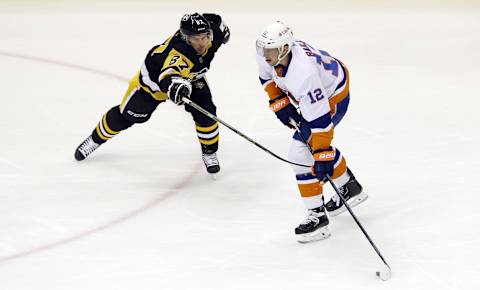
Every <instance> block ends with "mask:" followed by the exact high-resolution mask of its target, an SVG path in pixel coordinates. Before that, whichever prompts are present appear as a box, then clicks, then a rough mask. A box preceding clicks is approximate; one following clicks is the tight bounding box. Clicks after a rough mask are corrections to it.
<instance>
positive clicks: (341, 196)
mask: <svg viewBox="0 0 480 290" xmlns="http://www.w3.org/2000/svg"><path fill="white" fill-rule="evenodd" d="M290 124H292V126H294V127H295V130H297V132H298V134H299V135H300V138H302V140H303V142H304V143H305V144H306V145H307V146H308V149H309V150H310V153H312V156H313V151H312V147H310V144H308V142H307V140H306V138H305V137H304V136H303V134H302V132H301V131H300V128H299V127H298V124H297V123H296V122H295V121H294V120H292V119H290ZM327 179H328V182H330V184H331V185H332V187H333V189H334V190H335V192H336V193H337V195H338V197H340V199H341V201H342V203H343V204H344V205H345V208H346V209H347V210H348V212H349V213H350V215H351V216H352V218H353V220H354V221H355V223H356V224H357V226H358V227H359V228H360V230H361V231H362V233H363V235H364V236H365V237H366V238H367V240H368V242H369V243H370V245H371V246H372V247H373V249H374V250H375V252H376V253H377V255H378V257H380V259H381V260H382V262H383V264H385V266H387V268H388V269H389V270H390V271H391V268H390V265H388V263H387V261H386V260H385V258H384V257H383V255H382V253H380V250H379V249H378V248H377V246H376V245H375V243H374V242H373V240H372V239H371V238H370V236H369V235H368V233H367V231H366V230H365V228H364V227H363V226H362V224H361V223H360V221H359V220H358V218H357V216H356V215H355V213H354V212H353V210H352V208H351V207H350V205H348V203H347V200H346V199H345V197H343V195H342V194H341V193H340V190H339V189H338V187H337V186H336V185H335V183H334V182H333V180H332V178H331V177H330V176H329V175H328V174H327Z"/></svg>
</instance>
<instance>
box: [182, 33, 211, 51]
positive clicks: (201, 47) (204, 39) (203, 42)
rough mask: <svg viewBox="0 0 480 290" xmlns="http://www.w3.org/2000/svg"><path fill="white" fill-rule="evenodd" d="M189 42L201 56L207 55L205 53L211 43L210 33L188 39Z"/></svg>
mask: <svg viewBox="0 0 480 290" xmlns="http://www.w3.org/2000/svg"><path fill="white" fill-rule="evenodd" d="M188 41H189V42H190V45H191V46H192V47H193V49H195V51H196V52H197V54H199V55H202V54H204V53H205V51H207V48H208V46H209V45H210V42H211V40H210V35H209V34H208V33H201V34H196V35H191V36H189V37H188Z"/></svg>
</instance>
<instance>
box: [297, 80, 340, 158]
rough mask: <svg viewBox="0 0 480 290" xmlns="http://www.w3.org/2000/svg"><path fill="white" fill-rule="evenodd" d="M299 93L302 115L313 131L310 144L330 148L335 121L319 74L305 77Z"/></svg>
mask: <svg viewBox="0 0 480 290" xmlns="http://www.w3.org/2000/svg"><path fill="white" fill-rule="evenodd" d="M297 94H298V95H299V96H300V98H299V103H298V105H299V108H300V111H301V113H302V117H303V119H304V120H305V121H306V122H307V125H308V127H309V128H310V131H311V135H310V141H309V143H310V146H311V147H312V149H313V150H318V149H325V148H328V147H329V146H330V144H331V143H332V139H333V123H332V118H331V115H330V105H329V102H328V97H326V96H325V94H324V89H323V86H322V82H321V80H320V78H319V77H318V75H317V74H314V73H312V74H311V75H310V76H308V77H307V78H305V79H304V80H303V81H302V83H301V84H300V86H299V89H298V91H297Z"/></svg>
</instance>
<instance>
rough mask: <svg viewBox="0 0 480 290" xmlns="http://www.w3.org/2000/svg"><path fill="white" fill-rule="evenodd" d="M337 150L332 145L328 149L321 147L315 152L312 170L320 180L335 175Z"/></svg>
mask: <svg viewBox="0 0 480 290" xmlns="http://www.w3.org/2000/svg"><path fill="white" fill-rule="evenodd" d="M335 154H336V150H335V149H333V148H332V147H331V146H330V147H328V148H326V149H319V150H315V151H314V152H313V159H315V163H314V164H313V166H312V172H313V173H314V175H315V176H316V177H317V178H318V180H320V181H325V179H327V175H328V176H332V175H333V169H334V165H335Z"/></svg>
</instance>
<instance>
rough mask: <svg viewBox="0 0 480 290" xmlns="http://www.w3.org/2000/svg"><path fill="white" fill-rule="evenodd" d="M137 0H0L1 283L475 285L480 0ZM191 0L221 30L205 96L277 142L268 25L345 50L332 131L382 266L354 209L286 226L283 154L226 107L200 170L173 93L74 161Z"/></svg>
mask: <svg viewBox="0 0 480 290" xmlns="http://www.w3.org/2000/svg"><path fill="white" fill-rule="evenodd" d="M132 3H133V1H132V2H131V3H129V2H128V1H121V2H100V3H98V2H95V1H87V2H83V4H79V3H74V2H73V1H71V2H68V1H56V2H55V1H50V2H33V1H31V2H28V1H26V2H11V3H9V2H5V1H2V3H1V4H0V67H1V70H0V84H1V86H0V87H1V94H0V99H1V114H0V129H1V137H0V289H2V290H24V289H35V290H60V289H61V290H65V289H69V290H77V289H78V290H80V289H81V290H86V289H88V290H90V289H91V290H97V289H98V290H104V289H115V290H140V289H142V290H153V289H156V290H158V289H162V290H163V289H212V290H213V289H328V290H336V289H342V290H343V289H345V290H347V289H349V290H350V289H355V290H363V289H365V290H367V289H368V290H371V289H399V290H400V289H401V290H407V289H422V290H426V289H435V290H446V289H451V290H457V289H458V290H460V289H461V290H467V289H471V290H473V289H480V277H479V272H480V232H479V229H480V212H479V211H478V204H477V202H480V190H479V188H480V181H479V178H478V173H479V170H478V168H479V167H480V153H479V149H478V148H479V146H480V136H479V126H480V116H479V113H478V110H479V105H480V101H479V98H480V96H479V91H480V83H479V82H478V79H479V76H480V57H479V51H480V37H479V36H480V9H479V8H478V5H477V4H475V3H474V2H461V3H459V2H455V1H451V2H449V1H440V2H438V3H437V2H435V1H430V2H425V3H424V2H420V4H418V3H417V6H413V4H412V5H410V4H405V3H403V4H402V3H400V2H399V3H396V2H395V3H396V4H392V5H393V6H391V7H390V6H379V5H378V4H376V2H375V1H361V2H355V1H347V2H345V3H344V2H342V4H337V6H324V5H322V3H321V2H318V1H295V2H290V3H289V4H285V3H283V4H282V3H281V2H273V1H269V2H266V3H265V2H264V3H262V4H258V5H260V6H259V7H257V6H256V5H257V4H256V3H255V2H254V1H250V0H247V1H245V2H242V5H239V4H235V5H234V4H232V5H230V4H228V3H225V2H221V1H206V2H202V4H199V3H198V2H195V1H187V2H182V3H181V5H180V4H179V3H173V2H168V3H164V4H162V3H161V1H158V2H157V3H154V2H148V1H144V2H140V3H139V4H137V5H134V4H132ZM137 3H138V2H137ZM392 3H393V2H392ZM411 3H416V2H411ZM455 3H457V4H455ZM395 5H397V6H395ZM194 11H200V12H209V11H212V12H217V13H221V14H222V16H223V17H224V19H225V21H226V23H227V24H228V25H229V26H230V28H231V31H232V38H231V41H230V42H229V43H228V45H226V46H225V47H222V48H221V49H220V50H219V52H218V53H217V56H216V58H215V60H214V61H213V63H212V67H211V70H210V72H209V73H208V79H209V82H210V85H211V89H212V92H213V94H214V99H215V102H216V104H217V107H218V115H219V116H220V117H221V118H222V119H224V120H225V121H227V122H229V123H230V124H231V125H233V126H234V127H236V128H237V129H239V130H241V131H242V132H244V133H245V134H247V135H249V136H250V137H252V138H254V139H255V140H257V141H258V142H259V143H261V144H263V145H264V146H266V147H268V148H270V149H271V150H273V151H274V152H276V153H278V154H279V155H282V156H286V154H287V150H288V147H289V144H290V136H291V134H292V132H291V131H290V130H288V129H287V128H285V127H283V126H282V125H281V124H280V123H279V122H278V121H277V120H276V118H275V116H274V115H273V114H272V112H271V111H270V110H269V109H268V106H267V98H266V96H265V94H264V92H263V90H262V88H261V86H260V84H259V82H258V78H257V67H256V62H255V39H256V37H257V35H258V34H259V33H260V31H261V29H262V28H263V27H264V26H265V25H266V24H268V23H270V22H272V21H274V20H277V19H280V20H283V21H284V22H286V23H288V25H290V26H291V27H292V29H293V31H294V33H295V36H296V37H297V38H298V39H301V40H305V41H307V42H309V43H311V44H312V45H314V46H316V47H318V48H321V49H323V50H327V51H328V52H330V53H331V54H333V55H334V56H336V57H337V58H339V59H341V60H342V61H343V62H344V63H345V64H346V65H347V66H348V68H349V70H350V74H351V98H352V99H351V103H350V108H349V112H348V113H347V116H346V117H345V119H344V120H343V121H342V123H341V124H340V125H339V127H338V128H337V130H336V133H335V134H336V136H335V139H334V144H335V145H336V146H338V147H339V148H340V149H341V150H342V152H343V153H344V154H345V156H346V158H347V161H348V162H349V166H350V167H351V168H352V169H353V170H354V172H355V173H356V175H357V178H358V179H359V181H360V182H361V183H362V184H363V185H364V188H365V191H366V192H367V193H368V194H369V196H370V198H369V200H368V201H367V202H366V203H364V204H362V205H361V206H359V207H357V208H355V212H356V214H357V216H358V218H359V219H360V221H361V222H362V223H363V225H364V226H365V228H366V230H367V231H368V232H369V234H370V235H371V237H372V238H373V240H374V241H375V242H376V244H377V246H378V247H379V248H380V250H381V251H382V253H383V254H384V255H385V257H386V259H387V261H388V262H389V263H390V264H391V266H392V268H393V277H392V279H391V280H389V281H387V282H381V281H379V280H378V279H376V277H375V275H374V273H375V271H377V270H379V269H381V265H382V264H381V261H380V260H379V259H378V257H377V256H376V254H375V252H374V251H373V249H372V248H371V247H370V245H369V244H368V242H367V241H366V239H365V238H364V237H363V235H362V233H361V232H360V231H359V229H358V228H357V226H356V225H355V224H354V222H353V220H352V219H351V217H350V216H349V215H348V214H343V215H341V216H338V217H335V218H332V220H331V226H330V230H331V232H332V237H331V238H330V239H328V240H325V241H320V242H315V243H311V244H306V245H303V244H299V243H297V242H296V240H295V237H294V234H293V229H294V227H295V226H297V225H298V223H299V222H301V221H302V220H303V218H304V215H305V210H304V208H303V204H302V202H301V200H300V199H299V196H298V195H299V194H298V192H297V186H296V182H295V178H294V176H293V174H292V172H291V169H290V167H289V165H288V164H284V163H282V162H280V161H278V160H277V159H274V158H272V157H271V156H269V155H266V154H265V153H264V152H263V151H261V150H259V149H258V148H256V147H254V146H253V145H251V144H250V143H248V142H246V141H245V140H243V139H241V138H240V137H239V136H237V135H235V134H233V133H232V132H230V131H229V130H228V129H227V128H225V127H222V128H221V144H220V146H221V148H220V151H219V158H220V162H221V165H222V171H221V174H220V175H219V176H218V180H217V181H212V180H211V179H210V178H209V176H207V174H206V172H205V170H204V168H203V164H202V161H201V158H200V149H199V145H198V142H197V140H196V135H195V131H194V127H193V122H192V121H191V118H190V116H189V115H188V114H187V113H186V112H184V111H183V110H182V109H181V108H178V107H176V106H174V105H172V104H170V103H164V104H161V105H160V106H159V107H158V109H157V110H156V112H155V114H154V116H153V117H152V118H151V120H150V121H149V122H148V123H145V124H142V125H136V126H134V127H132V128H130V129H129V130H127V131H125V132H122V133H121V134H120V136H117V137H115V138H114V139H112V140H111V141H109V142H108V143H107V144H105V145H103V146H102V147H101V148H100V149H98V151H96V152H95V153H94V154H93V155H92V156H91V157H90V158H89V159H87V160H86V161H84V162H82V163H78V162H76V161H74V159H73V151H74V149H75V147H76V146H77V145H78V144H79V143H80V142H81V141H82V140H83V139H84V138H85V137H86V136H87V135H88V134H89V133H90V132H91V130H92V129H93V128H94V126H95V125H96V123H97V122H98V121H99V120H100V117H101V116H102V115H103V113H105V112H106V111H107V110H108V109H109V108H111V107H112V106H114V105H117V104H119V103H120V101H121V99H122V97H123V93H124V91H125V89H126V88H127V81H128V79H130V78H131V77H132V76H133V75H134V74H135V73H136V71H137V70H138V69H139V68H140V66H141V63H142V61H143V59H144V56H145V55H146V53H147V51H148V50H149V49H150V48H151V47H152V46H153V45H155V44H159V43H161V42H163V40H165V39H166V38H167V37H168V36H170V35H171V34H172V33H173V32H174V31H175V30H176V29H177V26H178V22H179V19H180V17H181V16H182V15H183V13H185V12H194ZM326 191H327V193H326V195H327V196H330V195H331V194H332V189H331V188H330V187H327V189H326Z"/></svg>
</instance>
